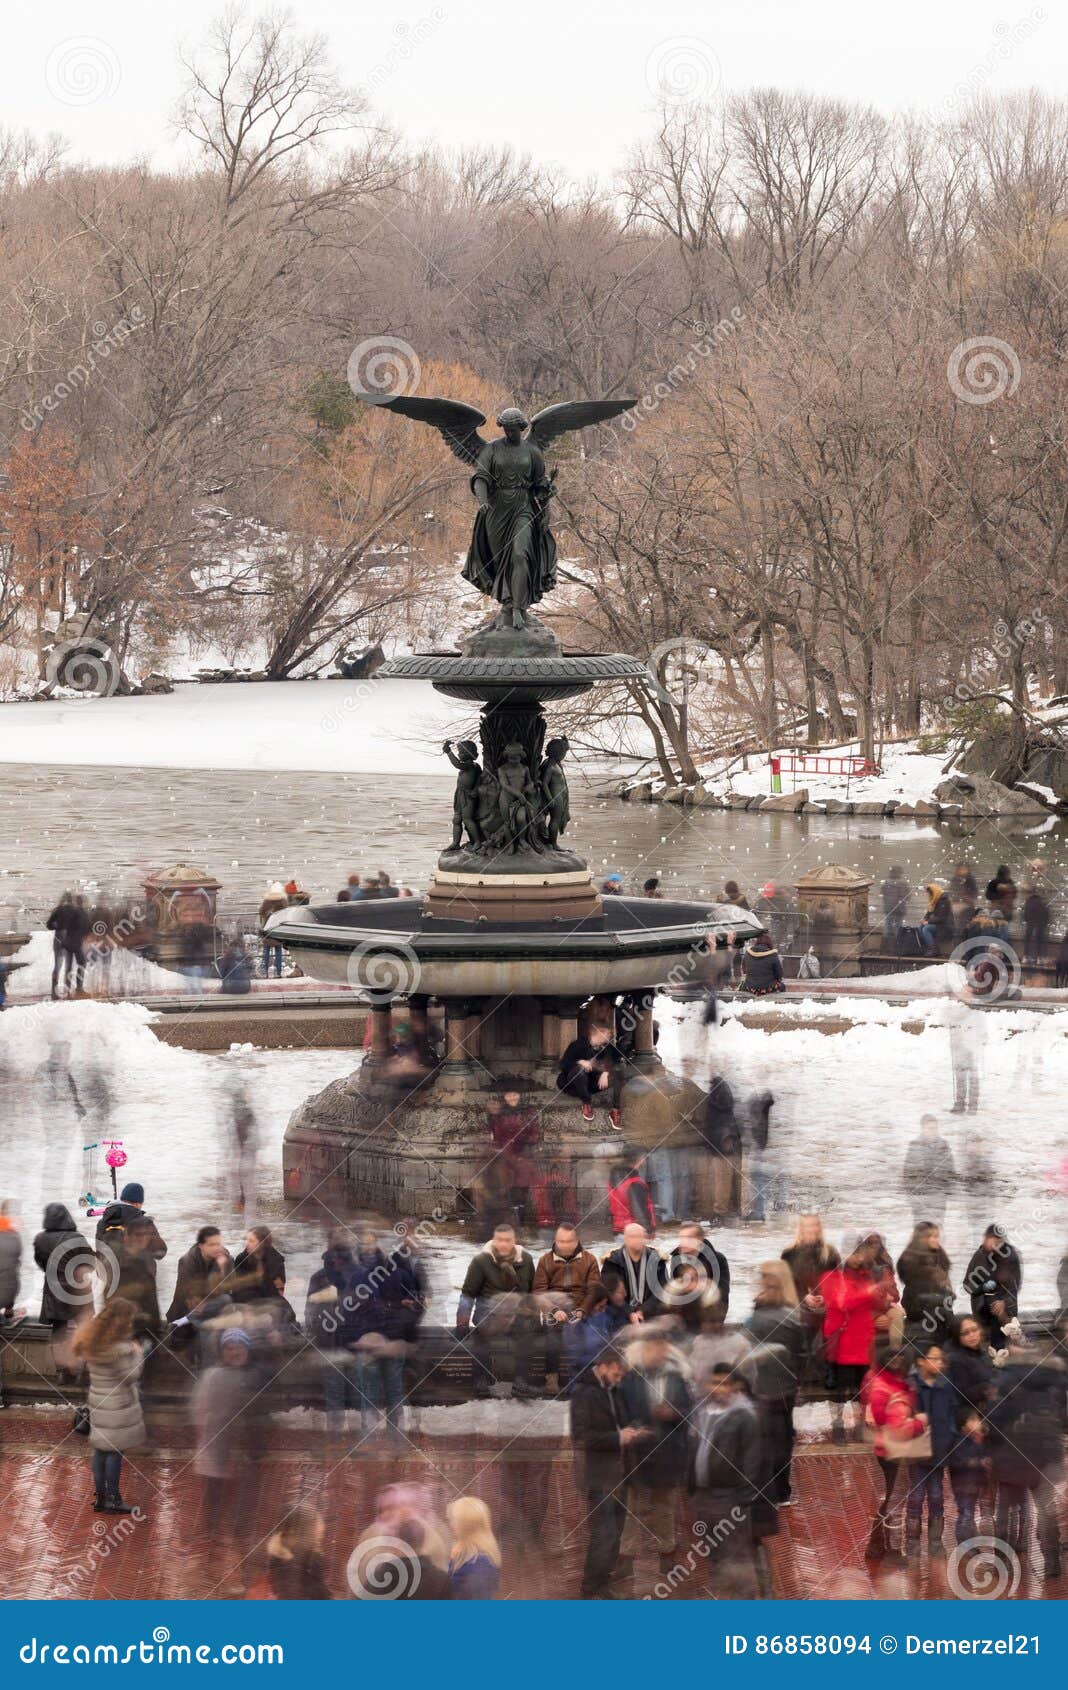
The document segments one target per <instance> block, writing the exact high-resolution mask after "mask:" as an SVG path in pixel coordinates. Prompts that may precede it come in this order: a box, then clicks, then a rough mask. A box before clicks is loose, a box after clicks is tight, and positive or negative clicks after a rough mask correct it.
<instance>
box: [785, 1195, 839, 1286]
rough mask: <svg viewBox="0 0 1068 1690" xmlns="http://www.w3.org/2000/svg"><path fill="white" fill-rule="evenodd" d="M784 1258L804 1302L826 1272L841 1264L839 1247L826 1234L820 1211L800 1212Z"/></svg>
mask: <svg viewBox="0 0 1068 1690" xmlns="http://www.w3.org/2000/svg"><path fill="white" fill-rule="evenodd" d="M782 1259H783V1261H784V1262H785V1263H786V1265H787V1267H788V1268H789V1269H790V1272H791V1273H792V1275H793V1280H794V1286H795V1288H796V1291H797V1300H798V1302H801V1303H803V1302H804V1300H805V1298H806V1297H807V1296H808V1295H809V1293H810V1292H812V1291H814V1290H815V1289H816V1287H817V1285H818V1284H819V1282H820V1280H821V1279H822V1278H823V1275H824V1274H825V1273H830V1271H831V1269H832V1268H836V1267H840V1266H841V1257H840V1256H839V1254H838V1251H837V1250H836V1249H835V1247H834V1245H833V1244H828V1242H827V1240H826V1239H825V1238H824V1236H823V1222H822V1221H821V1220H820V1217H819V1215H798V1217H797V1232H796V1233H795V1234H794V1241H793V1243H792V1244H789V1245H788V1246H787V1247H786V1249H785V1250H784V1251H783V1253H782Z"/></svg>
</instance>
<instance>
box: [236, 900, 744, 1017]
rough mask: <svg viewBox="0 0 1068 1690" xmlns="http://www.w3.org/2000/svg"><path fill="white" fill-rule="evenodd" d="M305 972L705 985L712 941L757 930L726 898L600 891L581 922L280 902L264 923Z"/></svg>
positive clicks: (382, 986) (365, 982) (507, 986)
mask: <svg viewBox="0 0 1068 1690" xmlns="http://www.w3.org/2000/svg"><path fill="white" fill-rule="evenodd" d="M264 931H265V932H266V933H268V934H269V935H270V937H271V938H272V939H274V940H277V941H278V942H279V943H281V944H283V945H285V947H286V949H287V950H288V951H289V952H290V954H291V955H292V956H293V958H294V960H295V961H296V963H297V964H298V966H299V967H300V968H301V969H302V970H303V971H304V973H305V974H307V975H308V976H309V977H310V978H311V979H313V980H320V981H323V982H324V983H326V984H330V985H338V984H341V985H349V986H352V987H354V988H355V989H357V990H360V991H364V992H367V993H370V994H372V995H374V994H388V995H395V996H408V995H410V994H411V993H413V992H419V993H425V994H427V995H428V996H431V997H438V998H449V997H458V998H463V997H472V996H474V997H479V996H487V995H488V996H493V997H498V996H499V997H504V996H507V995H509V994H512V993H520V994H522V995H524V996H531V995H533V996H538V995H542V994H544V995H546V996H551V995H553V994H564V995H568V996H573V997H579V998H583V997H587V996H589V995H590V994H592V993H594V992H605V991H609V992H610V991H617V992H618V991H630V990H639V989H642V988H648V987H652V986H658V985H672V986H676V987H677V986H681V985H686V984H703V983H707V982H711V981H712V980H713V979H714V978H715V977H716V975H717V974H718V973H719V972H720V968H719V967H718V966H717V963H716V957H715V952H716V947H717V944H725V943H726V941H727V935H728V933H731V932H733V933H734V935H735V936H736V938H739V939H746V938H750V937H751V936H752V935H753V934H755V933H758V932H760V931H761V926H760V923H759V922H758V921H757V920H756V918H755V917H754V916H752V915H751V914H750V913H749V912H748V911H745V910H738V909H736V908H734V907H733V906H730V905H724V904H696V903H675V902H668V901H667V900H659V899H650V898H612V897H606V898H603V899H602V907H601V911H600V913H599V914H597V915H594V916H589V917H586V918H585V919H583V920H578V921H569V920H562V919H560V920H550V921H543V922H525V923H524V922H520V923H514V922H512V923H500V924H497V923H494V922H492V921H489V920H479V921H473V922H467V921H451V920H448V919H444V918H442V917H434V916H426V915H424V914H423V907H422V903H421V902H417V901H416V900H415V899H408V898H404V899H400V898H389V899H385V898H383V899H370V900H367V901H364V902H359V903H354V904H316V905H310V906H309V905H304V906H296V907H294V908H291V909H286V910H280V911H279V912H278V914H277V915H275V916H272V917H271V918H270V920H269V921H268V923H267V926H266V928H265V929H264Z"/></svg>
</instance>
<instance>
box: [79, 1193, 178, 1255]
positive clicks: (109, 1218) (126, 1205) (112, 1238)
mask: <svg viewBox="0 0 1068 1690" xmlns="http://www.w3.org/2000/svg"><path fill="white" fill-rule="evenodd" d="M134 1223H136V1224H137V1225H138V1226H140V1225H141V1224H142V1223H145V1224H146V1225H147V1226H148V1228H149V1232H150V1237H149V1239H148V1243H147V1245H146V1246H145V1254H146V1255H147V1256H148V1257H149V1259H150V1260H151V1261H153V1262H161V1261H162V1260H163V1258H164V1256H165V1255H166V1254H167V1246H166V1244H165V1243H164V1242H163V1239H162V1238H161V1237H160V1234H159V1228H158V1227H157V1225H156V1223H155V1221H154V1220H153V1219H152V1216H151V1215H146V1214H145V1188H144V1186H143V1185H139V1184H138V1183H137V1181H136V1180H130V1181H129V1183H128V1184H126V1185H124V1186H123V1188H122V1190H121V1191H120V1193H119V1195H118V1198H117V1200H116V1201H114V1202H111V1203H108V1204H107V1206H106V1207H105V1209H104V1212H103V1214H102V1215H101V1217H100V1219H99V1220H98V1221H97V1223H96V1242H97V1244H98V1245H100V1244H108V1245H115V1244H121V1243H122V1242H123V1238H124V1234H125V1232H126V1229H127V1228H128V1227H129V1226H132V1225H133V1224H134Z"/></svg>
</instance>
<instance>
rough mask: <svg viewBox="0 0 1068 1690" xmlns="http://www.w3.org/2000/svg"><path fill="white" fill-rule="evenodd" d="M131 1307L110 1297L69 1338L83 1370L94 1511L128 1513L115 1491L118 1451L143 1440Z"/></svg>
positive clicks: (139, 1359)
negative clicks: (86, 1380) (86, 1378)
mask: <svg viewBox="0 0 1068 1690" xmlns="http://www.w3.org/2000/svg"><path fill="white" fill-rule="evenodd" d="M137 1312H138V1311H137V1308H136V1306H135V1304H133V1303H131V1302H129V1301H128V1299H127V1298H125V1297H114V1298H113V1299H112V1301H111V1302H110V1303H108V1304H107V1305H106V1306H105V1307H104V1308H103V1309H101V1311H100V1313H99V1314H98V1315H96V1316H95V1317H94V1318H93V1319H92V1320H89V1321H87V1322H86V1323H85V1325H84V1326H83V1327H82V1328H81V1330H80V1331H79V1332H78V1335H77V1337H76V1338H75V1340H74V1352H75V1354H76V1355H78V1356H80V1357H81V1359H82V1360H83V1361H85V1362H86V1363H87V1365H88V1368H89V1443H90V1446H91V1447H92V1451H93V1483H94V1485H95V1487H96V1501H95V1502H94V1503H93V1508H94V1511H95V1512H96V1513H98V1514H132V1513H133V1509H132V1508H131V1507H130V1506H129V1505H128V1504H127V1503H125V1502H124V1501H123V1500H122V1497H121V1495H120V1493H119V1474H120V1472H121V1471H122V1456H123V1451H124V1450H127V1449H136V1448H137V1447H138V1445H140V1444H143V1443H144V1442H145V1421H144V1415H143V1414H142V1412H141V1396H140V1392H139V1391H138V1388H137V1382H138V1380H139V1379H140V1377H141V1369H142V1367H143V1366H144V1362H145V1356H144V1351H143V1349H142V1348H141V1345H140V1344H138V1343H135V1342H134V1339H133V1329H134V1321H135V1320H136V1319H137Z"/></svg>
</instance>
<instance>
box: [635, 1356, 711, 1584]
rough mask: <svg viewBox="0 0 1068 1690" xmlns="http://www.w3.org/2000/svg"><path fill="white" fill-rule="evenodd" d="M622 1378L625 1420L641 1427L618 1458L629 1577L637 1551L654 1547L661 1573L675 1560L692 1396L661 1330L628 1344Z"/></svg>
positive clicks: (678, 1359) (677, 1358)
mask: <svg viewBox="0 0 1068 1690" xmlns="http://www.w3.org/2000/svg"><path fill="white" fill-rule="evenodd" d="M627 1359H628V1362H629V1363H630V1365H629V1367H628V1369H627V1372H626V1374H625V1375H624V1378H623V1382H622V1387H621V1390H622V1397H623V1404H624V1411H625V1416H626V1423H627V1425H628V1426H637V1427H640V1428H642V1429H644V1430H645V1432H646V1433H647V1437H646V1438H645V1440H644V1441H643V1442H642V1443H640V1444H636V1445H635V1447H634V1449H633V1450H632V1451H631V1452H629V1458H628V1459H627V1460H626V1461H625V1462H624V1467H625V1470H626V1477H627V1489H626V1499H625V1500H626V1521H625V1523H624V1526H623V1536H622V1540H621V1545H620V1553H621V1572H622V1574H623V1576H624V1577H629V1576H630V1575H631V1574H632V1573H633V1572H634V1571H635V1570H636V1569H637V1565H638V1562H639V1560H640V1559H641V1557H642V1556H643V1555H644V1554H646V1553H649V1554H652V1553H654V1552H655V1553H656V1554H657V1555H658V1557H659V1570H660V1572H661V1573H665V1572H670V1570H671V1568H672V1567H673V1566H674V1564H675V1547H676V1541H677V1538H678V1531H677V1526H676V1521H677V1516H678V1506H679V1499H680V1497H681V1495H682V1492H683V1489H684V1488H685V1485H686V1476H687V1471H688V1468H689V1417H690V1412H691V1410H692V1408H693V1396H692V1394H691V1391H690V1387H689V1384H688V1382H687V1379H686V1373H685V1369H684V1364H683V1360H682V1355H681V1353H680V1352H679V1351H678V1350H676V1349H675V1348H674V1346H673V1345H672V1344H671V1342H670V1340H669V1338H668V1335H667V1333H666V1332H664V1331H661V1330H659V1329H658V1328H656V1327H652V1326H651V1327H649V1328H648V1329H647V1331H645V1332H644V1333H643V1335H642V1336H641V1337H640V1338H638V1339H637V1341H636V1342H635V1343H634V1344H632V1345H630V1346H629V1349H628V1355H627Z"/></svg>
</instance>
